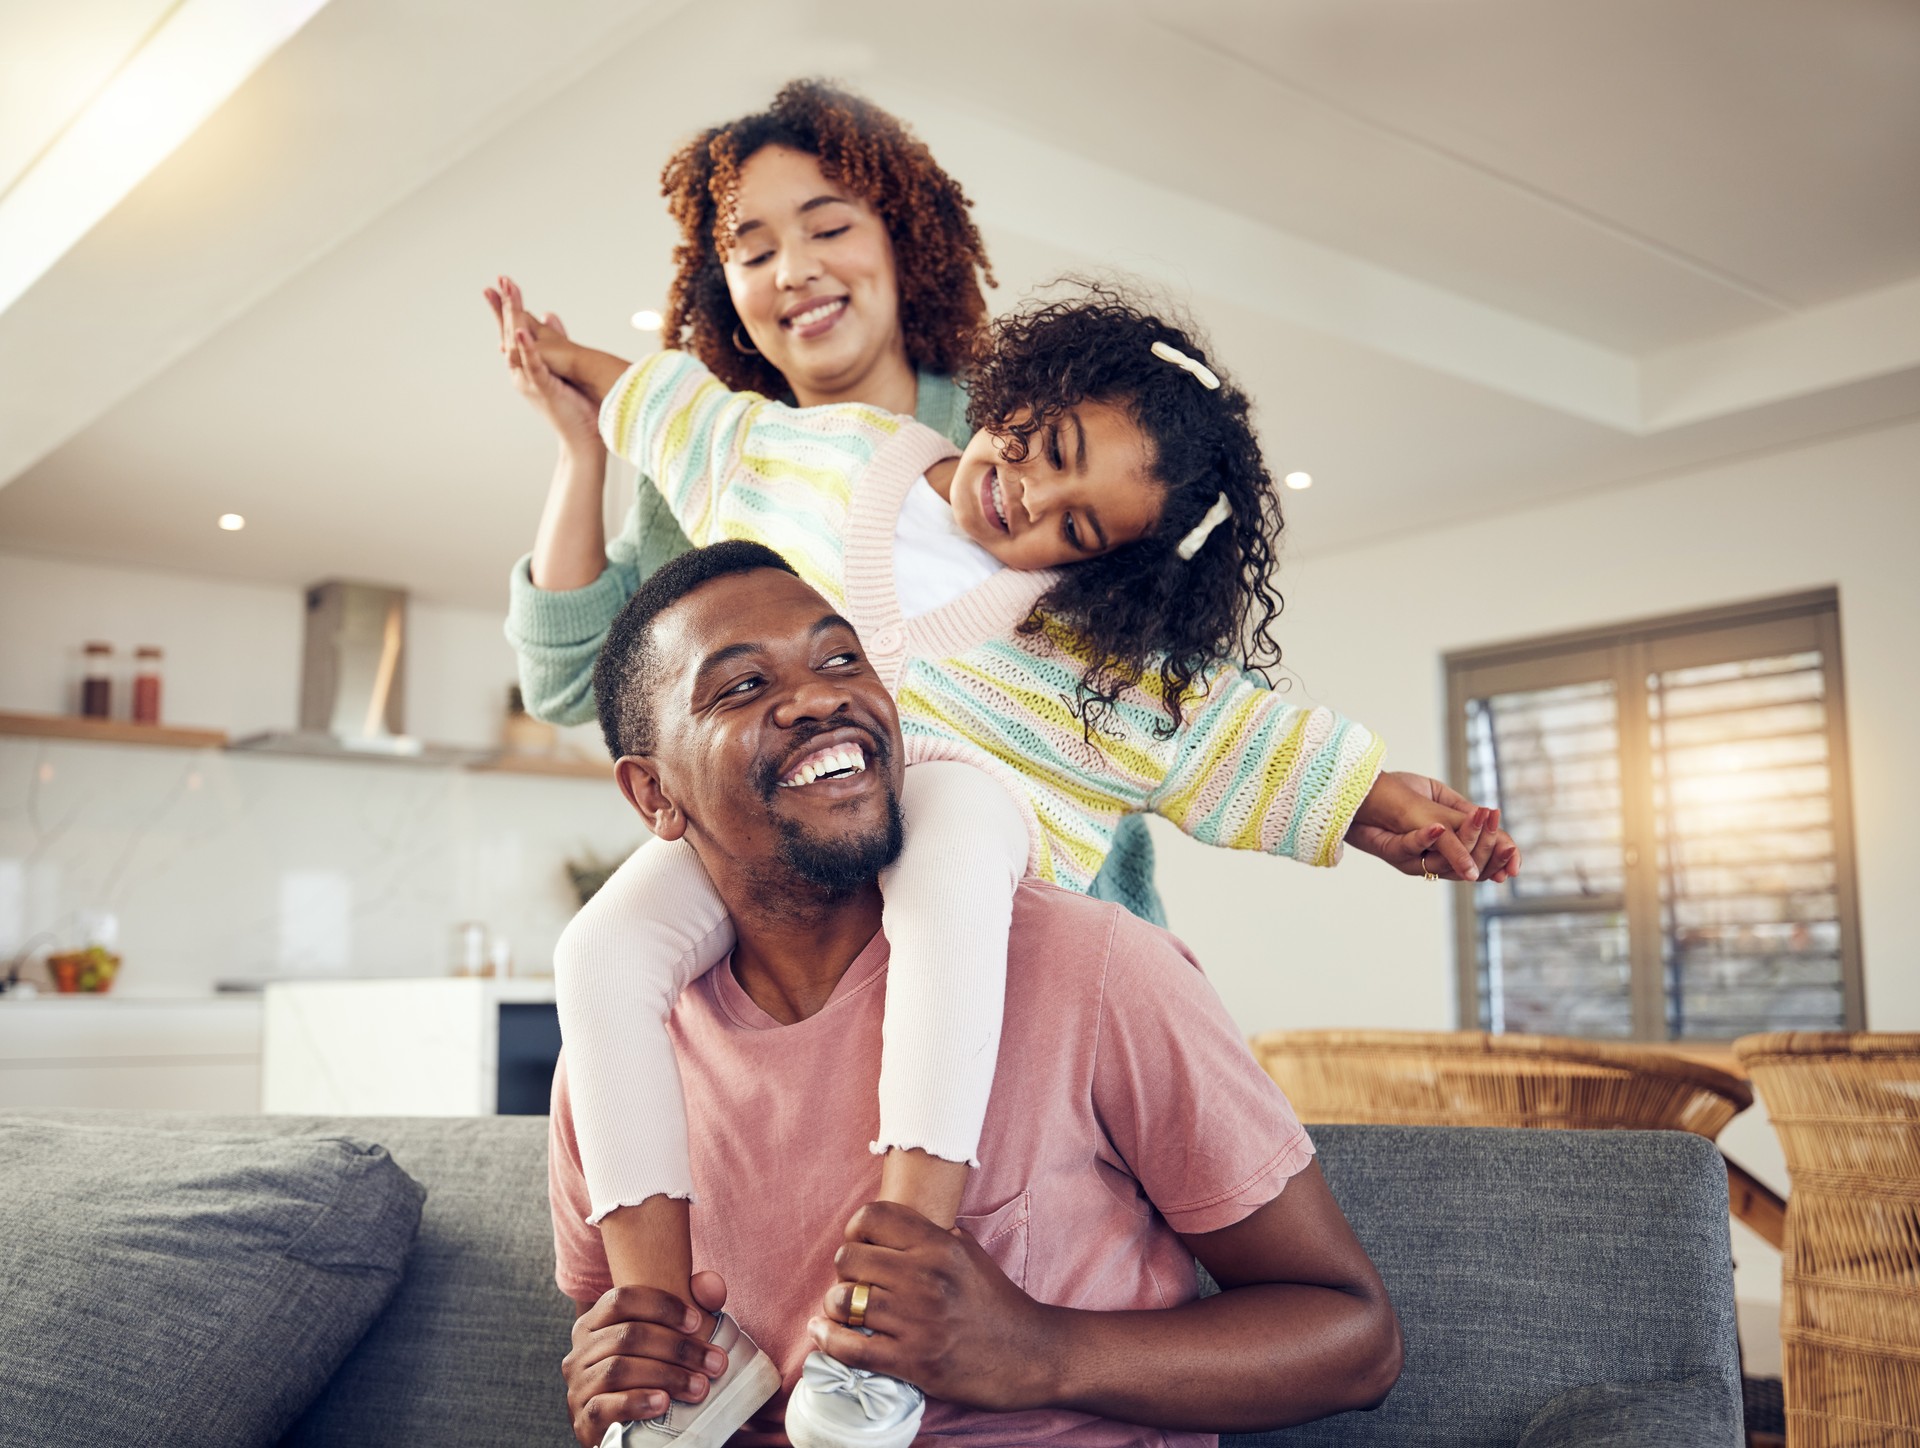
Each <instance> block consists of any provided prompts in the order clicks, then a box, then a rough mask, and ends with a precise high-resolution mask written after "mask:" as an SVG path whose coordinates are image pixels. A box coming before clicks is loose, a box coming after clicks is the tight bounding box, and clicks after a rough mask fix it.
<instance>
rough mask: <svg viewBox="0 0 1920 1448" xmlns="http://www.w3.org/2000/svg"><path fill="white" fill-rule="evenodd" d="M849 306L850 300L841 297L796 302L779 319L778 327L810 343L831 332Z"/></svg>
mask: <svg viewBox="0 0 1920 1448" xmlns="http://www.w3.org/2000/svg"><path fill="white" fill-rule="evenodd" d="M851 305H852V301H851V299H850V298H847V297H843V296H842V297H819V298H815V299H811V300H807V301H801V302H796V303H795V304H794V305H793V306H792V307H791V308H790V309H789V310H788V311H787V314H786V315H785V316H784V317H782V318H781V319H780V325H781V327H783V328H784V329H785V330H787V331H789V332H791V333H792V334H793V335H794V336H796V337H798V338H799V339H800V340H801V341H803V342H810V341H812V340H813V339H814V338H816V337H824V336H826V335H827V333H829V332H831V331H832V330H833V328H834V324H835V323H836V322H838V321H839V320H840V319H841V318H842V317H843V316H845V315H846V313H847V309H848V308H849V307H850V306H851Z"/></svg>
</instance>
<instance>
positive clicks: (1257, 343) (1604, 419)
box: [0, 0, 1920, 607]
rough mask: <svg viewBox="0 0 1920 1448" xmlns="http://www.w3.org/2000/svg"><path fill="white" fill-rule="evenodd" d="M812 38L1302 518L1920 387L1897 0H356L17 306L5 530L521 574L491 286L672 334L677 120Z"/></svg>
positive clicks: (1462, 506)
mask: <svg viewBox="0 0 1920 1448" xmlns="http://www.w3.org/2000/svg"><path fill="white" fill-rule="evenodd" d="M99 3H100V5H102V6H103V7H104V10H105V11H110V12H114V13H115V14H117V15H118V17H119V20H120V23H121V29H122V31H126V32H130V31H131V30H132V29H133V28H134V27H135V26H136V25H137V24H138V23H139V19H140V16H139V7H137V6H133V5H131V4H129V5H126V6H124V7H121V8H120V9H119V10H117V11H116V10H115V7H113V6H110V5H106V4H105V0H99ZM84 9H85V7H76V8H75V10H74V12H73V13H74V14H75V15H81V14H82V12H83V11H84ZM61 13H62V14H64V13H66V12H64V11H63V12H61ZM4 17H5V12H0V27H5V29H0V52H5V53H9V54H17V53H18V51H17V49H15V48H14V46H13V44H12V41H13V35H12V34H10V33H7V32H8V31H9V30H11V29H12V28H13V27H14V25H15V22H14V21H13V20H11V19H7V18H4ZM74 23H75V24H76V25H78V24H82V23H85V22H84V21H83V20H79V19H77V20H76V21H75V22H74ZM25 33H26V34H28V36H29V38H30V39H33V40H34V43H36V44H39V45H43V46H53V45H55V44H56V43H57V41H58V38H59V37H58V31H57V27H56V28H54V29H52V30H49V29H48V27H47V26H45V25H44V24H40V25H39V27H38V29H37V30H28V31H26V32H25ZM100 33H102V34H105V33H107V31H106V29H102V30H101V32H100ZM822 73H824V74H831V75H836V76H839V77H841V78H843V79H846V80H848V81H850V82H852V83H853V84H855V85H857V86H859V87H861V88H862V89H864V90H866V91H867V92H868V93H869V94H871V95H873V96H874V97H875V98H876V99H877V100H879V101H881V102H882V103H883V104H885V105H887V106H889V107H890V108H892V109H894V110H895V111H896V112H898V113H899V114H901V115H902V116H904V117H906V118H907V119H909V120H910V121H911V122H913V123H914V124H915V125H916V127H917V128H918V129H919V130H920V131H921V133H922V135H923V136H925V138H926V139H927V140H928V141H929V143H930V144H931V145H932V147H933V149H934V151H935V153H936V154H937V155H939V156H940V157H941V159H942V161H943V162H944V163H945V164H946V165H947V166H948V167H949V169H951V170H952V171H953V172H954V173H955V174H956V175H958V176H959V177H960V178H961V180H962V181H963V182H964V183H965V184H966V186H967V188H968V190H969V191H970V193H971V194H972V195H973V196H974V198H975V201H976V205H977V210H978V214H979V216H980V219H981V222H982V225H983V230H984V232H985V235H986V237H987V241H988V244H989V247H990V249H991V252H992V254H993V257H994V261H995V265H996V268H997V270H998V271H999V273H1000V276H1001V279H1002V283H1003V285H1002V288H1001V291H1000V293H999V294H998V298H997V300H1000V301H1008V300H1011V299H1013V298H1015V297H1017V296H1019V295H1020V294H1021V293H1022V292H1023V291H1025V290H1027V289H1028V288H1029V287H1031V286H1033V285H1035V284H1036V283H1039V282H1041V281H1043V280H1045V279H1047V278H1050V277H1053V276H1056V275H1058V274H1060V273H1061V272H1064V271H1088V270H1112V269H1120V270H1122V271H1125V272H1127V273H1130V274H1133V275H1136V276H1139V277H1141V278H1143V279H1144V280H1145V281H1147V282H1148V283H1150V284H1151V285H1153V286H1155V287H1157V288H1158V289H1160V290H1161V291H1162V292H1165V293H1170V294H1171V295H1172V296H1173V297H1174V298H1175V299H1176V300H1178V301H1179V302H1180V303H1182V304H1183V305H1185V306H1186V307H1187V308H1188V309H1189V310H1191V311H1192V312H1193V313H1194V314H1195V315H1196V316H1197V317H1198V318H1199V319H1200V321H1201V322H1202V323H1203V325H1204V326H1205V327H1206V328H1207V329H1208V330H1209V331H1210V332H1211V333H1212V335H1213V338H1214V341H1215V343H1216V350H1217V352H1218V354H1219V355H1220V356H1222V357H1224V358H1225V359H1226V362H1227V364H1228V366H1229V367H1230V368H1231V370H1232V371H1233V372H1234V373H1235V374H1236V376H1237V377H1238V378H1239V380H1241V381H1242V382H1243V383H1244V384H1246V385H1247V386H1248V388H1249V390H1250V391H1251V392H1252V393H1253V395H1254V397H1255V399H1256V401H1257V402H1258V404H1259V407H1260V416H1261V421H1262V427H1263V434H1264V436H1265V439H1266V442H1267V446H1268V450H1269V454H1270V461H1271V462H1272V463H1273V465H1274V470H1275V471H1276V472H1283V471H1287V470H1290V469H1294V468H1303V469H1306V470H1308V471H1311V472H1312V473H1313V474H1314V476H1315V479H1316V482H1315V486H1314V488H1313V489H1312V490H1311V491H1310V492H1306V493H1300V494H1290V495H1289V496H1288V498H1287V500H1286V503H1287V508H1288V516H1289V535H1290V538H1291V540H1292V543H1291V546H1293V547H1295V548H1304V549H1307V550H1310V551H1311V550H1330V549H1336V548H1343V547H1351V546H1355V545H1358V544H1361V543H1364V542H1366V541H1367V540H1369V539H1373V538H1378V537H1381V536H1384V535H1386V534H1389V533H1397V532H1404V531H1407V530H1409V529H1418V528H1421V527H1424V526H1429V525H1431V524H1434V523H1436V522H1440V521H1443V520H1444V521H1455V520H1457V519H1458V518H1459V517H1461V516H1463V515H1468V514H1471V513H1472V512H1473V511H1475V510H1495V509H1506V508H1513V507H1524V506H1527V505H1529V504H1533V503H1538V502H1540V501H1543V500H1546V499H1549V498H1552V497H1556V496H1560V495H1563V494H1565V493H1566V492H1569V491H1572V490H1576V489H1580V488H1587V487H1594V486H1603V485H1606V484H1608V483H1614V482H1619V481H1622V480H1625V479H1630V478H1641V477H1646V476H1648V475H1652V474H1657V473H1659V472H1661V471H1663V470H1666V469H1671V468H1676V467H1680V466H1684V465H1688V464H1691V463H1695V462H1699V461H1703V460H1707V459H1711V458H1720V457H1727V456H1731V455H1736V454H1739V453H1742V452H1747V451H1752V450H1756V449H1762V448H1767V447H1772V446H1777V445H1779V444H1781V443H1784V442H1790V441H1793V440H1795V439H1800V438H1807V437H1813V436H1818V435H1823V434H1827V433H1831V432H1835V431H1840V430H1845V429H1850V428H1859V427H1865V426H1873V425H1876V424H1878V423H1881V422H1884V421H1886V420H1888V419H1891V418H1895V417H1902V416H1908V415H1912V414H1914V413H1916V412H1920V183H1917V182H1916V180H1915V178H1916V177H1917V176H1920V11H1916V10H1915V9H1914V8H1912V7H1909V6H1904V5H1895V4H1891V3H1873V0H1831V3H1827V4H1823V5H1820V6H1807V5H1804V4H1798V3H1786V0H1693V3H1688V4H1685V5H1673V4H1671V3H1666V4H1661V3H1655V0H1647V3H1642V0H1622V3H1619V4H1615V5H1609V6H1590V5H1582V4H1578V3H1574V0H1552V3H1538V0H1532V3H1523V0H1486V3H1466V0H1462V3H1451V4H1447V5H1434V4H1431V3H1430V0H1364V3H1360V0H1324V3H1322V0H1312V3H1307V0H1259V3H1254V0H1247V3H1238V0H1234V3H1227V0H1208V3H1191V0H1190V3H1182V4H1174V3H1171V0H1168V3H1164V4H1162V3H1158V0H1154V3H1145V4H1110V5H1103V6H1100V7H1098V8H1092V7H1081V6H1077V5H1069V4H1058V3H1055V4H1039V5H1036V4H1033V3H1027V4H1010V3H1003V0H982V3H978V4H975V5H972V6H970V7H968V9H967V15H966V23H965V24H960V23H957V22H956V20H955V17H954V16H953V15H952V14H950V13H943V14H942V15H941V16H940V17H938V18H937V19H936V18H933V17H931V16H930V14H929V13H928V12H925V11H924V10H922V9H921V8H920V7H911V6H899V5H888V4H879V3H864V0H845V3H825V0H823V3H817V4H813V5H793V4H771V3H760V0H742V3H737V4H730V5H728V6H727V7H725V9H724V10H721V9H719V8H718V7H711V6H701V5H691V4H679V5H671V4H656V5H652V6H647V5H638V6H636V5H632V4H612V3H593V0H557V3H548V4H543V5H541V6H539V7H534V6H530V5H520V4H515V5H507V4H465V5H457V6H456V5H452V4H428V3H422V0H333V3H332V4H330V5H328V6H327V8H326V9H325V10H323V11H322V12H321V13H320V14H319V15H318V16H317V17H316V18H315V19H314V20H313V21H312V22H311V23H310V24H309V25H308V26H307V28H306V29H305V30H303V31H302V32H301V33H300V34H299V35H298V36H296V37H295V38H294V40H293V41H292V42H290V43H289V44H288V45H287V46H286V47H285V48H284V49H283V50H282V51H281V52H280V53H279V54H278V55H276V56H275V57H273V58H272V59H271V60H270V61H269V62H268V63H267V64H266V65H265V66H263V67H262V69H261V70H260V71H259V72H258V73H257V74H256V75H255V76H254V77H253V78H252V80H250V81H249V82H248V83H247V85H246V86H245V87H243V89H242V90H241V91H240V92H239V93H238V94H237V95H236V96H235V97H234V98H233V100H232V101H230V102H229V103H228V104H227V106H225V107H224V108H223V109H222V110H221V111H220V112H219V113H218V114H217V115H216V116H215V117H214V119H213V120H212V121H210V122H209V123H208V124H207V125H206V126H204V127H203V128H202V129H201V131H200V132H199V133H197V134H196V135H195V136H194V137H193V138H192V139H191V140H190V141H189V142H188V143H187V144H186V145H185V146H184V147H182V148H181V150H180V151H179V152H177V153H176V154H175V156H173V157H172V158H171V159H170V160H169V161H168V162H166V163H165V164H163V166H162V167H161V168H160V169H159V170H158V171H156V172H155V173H154V174H153V176H151V177H150V178H149V179H148V181H147V182H146V183H144V184H143V185H142V186H141V187H140V188H139V189H138V190H136V192H135V193H134V194H133V195H132V196H130V197H129V198H128V200H127V201H126V202H125V203H124V204H123V205H122V206H121V207H120V208H119V209H118V210H117V211H116V212H115V213H114V214H113V215H112V216H110V217H109V218H108V219H107V221H106V222H104V223H102V225H101V226H100V227H98V228H96V230H95V231H94V233H92V234H91V235H89V236H88V238H87V239H86V240H85V241H84V242H82V244H81V245H80V246H79V247H77V248H76V249H75V250H74V251H73V252H72V253H70V254H69V255H68V256H67V257H66V258H65V259H64V260H63V261H62V262H61V263H60V264H59V265H58V266H56V267H55V268H54V269H53V271H51V272H50V273H48V275H47V276H46V277H45V278H43V279H42V281H41V282H40V283H39V284H38V285H37V286H36V287H35V288H34V290H33V291H31V292H30V293H29V294H28V295H27V296H26V297H25V298H23V299H22V301H21V302H20V303H18V304H16V306H14V307H13V308H12V309H10V310H9V311H8V312H6V313H5V314H0V478H4V479H5V480H6V486H5V487H4V488H0V548H4V549H9V550H17V551H31V552H40V553H49V554H56V555H62V556H72V557H82V558H91V559H99V560H108V561H124V562H129V563H140V564H144V565H157V566H165V567H173V568H180V569H185V570H190V571H194V572H200V573H211V574H224V575H230V576H236V577H245V578H250V579H255V580H260V581H272V582H281V583H289V584H300V583H306V582H309V581H312V580H313V579H316V578H320V577H325V576H336V575H348V576H356V577H365V578H373V579H380V580H385V581H391V582H397V583H401V584H404V585H406V586H408V587H410V588H412V589H414V590H415V591H416V592H417V593H419V594H421V595H422V596H425V597H431V598H435V599H439V600H443V601H448V602H461V603H469V604H473V605H476V606H482V607H497V606H500V604H501V603H502V600H503V597H504V578H505V573H506V569H507V567H508V565H509V564H510V563H511V561H512V559H513V558H515V557H516V556H518V554H519V553H521V552H523V551H525V549H526V548H527V546H528V545H529V543H530V541H531V538H532V533H533V527H534V522H535V520H536V518H537V517H538V514H539V509H540V503H541V499H542V497H543V495H544V491H545V486H546V478H547V474H548V472H549V471H550V468H551V460H552V445H551V443H550V442H549V441H548V439H547V438H546V436H545V434H544V431H543V429H542V427H541V425H540V424H539V423H538V421H537V420H536V419H535V418H534V417H533V416H532V415H531V414H529V413H527V412H526V411H525V410H524V409H523V407H522V406H521V404H519V403H518V401H517V400H516V399H515V398H514V397H513V396H512V394H511V392H510V391H509V389H508V388H507V386H506V383H505V379H504V377H503V376H502V374H501V369H500V365H499V361H498V358H497V356H496V354H495V352H494V349H493V344H492V339H491V337H490V335H489V329H488V319H487V317H486V314H485V311H484V307H483V305H482V303H481V302H480V300H479V296H478V292H479V288H480V287H481V285H483V284H484V283H485V282H486V281H487V280H488V279H490V278H491V277H492V276H494V275H495V274H496V273H499V272H502V271H509V272H512V273H513V274H514V275H516V276H518V277H519V278H521V280H522V281H523V282H524V283H525V284H526V286H527V287H528V290H529V294H530V296H531V298H532V299H533V301H534V302H535V304H536V305H537V306H539V307H540V308H542V309H546V308H553V309H555V310H558V311H559V312H560V313H561V314H562V315H563V316H564V317H565V318H566V319H567V321H568V322H569V324H570V325H571V326H572V327H573V329H574V330H575V331H576V332H577V333H581V334H584V335H586V336H588V337H589V338H591V339H592V340H595V341H597V342H598V343H600V344H601V345H603V346H607V347H610V348H612V349H614V350H623V349H637V348H639V347H641V346H644V345H648V344H647V342H646V340H645V339H643V338H642V337H641V336H640V335H639V334H637V333H635V332H633V331H632V330H631V329H630V328H629V327H628V326H627V323H626V319H627V317H628V316H629V315H630V314H631V313H632V312H633V311H634V309H635V308H637V307H641V306H648V305H657V304H658V302H659V299H660V296H661V294H662V292H663V290H664V286H665V279H666V275H667V259H668V252H669V249H670V246H671V243H672V234H671V230H670V227H669V225H668V222H667V219H666V217H665V215H664V213H663V211H662V208H661V205H660V201H659V197H658V187H657V180H656V178H657V175H658V170H659V166H660V163H661V161H662V160H663V159H664V157H665V156H666V155H667V153H668V152H669V151H670V150H671V149H672V148H673V146H674V145H675V144H676V143H677V142H678V140H679V139H681V138H682V137H683V136H684V135H685V134H686V133H687V132H688V131H690V130H692V129H694V128H695V127H697V126H700V125H703V124H707V123H710V122H711V121H713V120H716V119H719V118H723V117H725V116H728V115H732V114H737V113H739V112H741V111H744V110H748V109H751V108H753V107H755V106H757V105H758V104H760V103H762V102H764V100H765V99H766V98H767V97H768V96H769V95H770V94H771V92H772V90H773V89H774V88H775V87H776V86H777V85H778V84H779V82H780V81H782V80H784V79H786V78H788V77H790V76H793V75H800V74H822ZM47 104H48V105H49V106H51V105H53V104H54V103H52V102H49V103H47ZM55 109H57V106H56V107H55ZM51 113H52V112H51V111H50V110H48V109H47V107H46V106H43V107H42V109H41V111H40V112H39V113H38V114H39V115H40V116H41V120H40V121H39V122H38V124H41V125H43V126H44V124H45V117H46V116H47V115H48V114H51ZM0 117H4V118H6V119H7V121H8V123H9V127H10V128H11V124H12V117H13V111H12V110H0ZM17 149H19V148H17V147H16V150H17ZM8 154H9V153H8V152H7V150H6V149H5V147H4V146H0V162H4V161H5V159H6V157H7V156H8ZM0 244H4V238H3V237H0ZM226 511H237V512H241V513H244V514H245V515H246V516H247V518H248V527H247V529H246V530H245V531H244V532H243V533H238V534H224V533H221V532H219V531H218V530H217V529H215V528H214V526H213V519H214V518H215V516H216V515H217V514H219V513H221V512H226Z"/></svg>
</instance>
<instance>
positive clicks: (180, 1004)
mask: <svg viewBox="0 0 1920 1448" xmlns="http://www.w3.org/2000/svg"><path fill="white" fill-rule="evenodd" d="M260 1042H261V1005H260V1001H259V1000H258V999H255V998H248V997H244V996H239V997H235V996H214V995H192V996H188V995H147V996H143V995H120V994H117V993H110V994H107V995H38V996H34V997H31V998H27V999H23V998H21V997H20V996H17V995H15V994H13V993H12V992H8V993H7V994H6V995H0V1107H63V1106H110V1107H135V1108H149V1109H153V1110H171V1111H225V1112H236V1111H237V1112H248V1111H258V1110H259V1109H260V1054H261V1053H260Z"/></svg>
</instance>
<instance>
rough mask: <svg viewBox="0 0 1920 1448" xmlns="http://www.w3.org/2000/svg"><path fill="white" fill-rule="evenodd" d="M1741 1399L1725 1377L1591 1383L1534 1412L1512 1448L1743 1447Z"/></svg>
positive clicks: (1569, 1390) (1567, 1392)
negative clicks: (1739, 1401) (1728, 1384)
mask: <svg viewBox="0 0 1920 1448" xmlns="http://www.w3.org/2000/svg"><path fill="white" fill-rule="evenodd" d="M1744 1436H1745V1435H1744V1432H1743V1429H1742V1425H1741V1409H1740V1404H1739V1403H1738V1402H1737V1401H1735V1400H1734V1399H1733V1397H1732V1396H1731V1394H1730V1392H1729V1390H1728V1387H1727V1384H1726V1382H1725V1381H1724V1380H1723V1379H1721V1378H1718V1377H1714V1376H1710V1375H1707V1374H1701V1375H1700V1376H1697V1377H1691V1378H1680V1379H1678V1380H1676V1381H1673V1382H1643V1383H1590V1384H1588V1385H1587V1386H1585V1387H1579V1388H1569V1389H1568V1390H1567V1391H1566V1392H1564V1393H1562V1394H1560V1395H1559V1396H1558V1397H1557V1398H1554V1399H1552V1400H1551V1401H1550V1402H1548V1404H1547V1405H1546V1407H1544V1408H1542V1409H1541V1410H1540V1411H1539V1412H1538V1413H1535V1414H1534V1415H1533V1421H1532V1422H1530V1423H1528V1424H1527V1427H1526V1431H1525V1432H1523V1433H1522V1434H1521V1435H1520V1441H1519V1442H1518V1443H1517V1444H1515V1445H1514V1448H1741V1442H1742V1439H1743V1437H1744Z"/></svg>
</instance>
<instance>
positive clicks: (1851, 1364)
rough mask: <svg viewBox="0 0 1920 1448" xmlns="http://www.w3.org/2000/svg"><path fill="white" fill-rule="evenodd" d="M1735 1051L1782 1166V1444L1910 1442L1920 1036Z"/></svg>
mask: <svg viewBox="0 0 1920 1448" xmlns="http://www.w3.org/2000/svg"><path fill="white" fill-rule="evenodd" d="M1734 1052H1735V1054H1736V1055H1737V1056H1738V1058H1739V1060H1740V1062H1741V1064H1742V1065H1744V1066H1745V1067H1746V1069H1747V1070H1748V1072H1749V1073H1751V1075H1752V1077H1753V1082H1754V1085H1755V1086H1757V1087H1758V1088H1759V1089H1760V1095H1761V1097H1762V1098H1763V1099H1764V1100H1765V1102H1766V1105H1767V1113H1768V1115H1769V1116H1771V1117H1772V1119H1773V1126H1774V1130H1775V1131H1777V1132H1778V1133H1779V1135H1780V1144H1781V1146H1782V1147H1783V1148H1784V1150H1785V1153H1786V1158H1787V1172H1788V1175H1789V1176H1790V1177H1791V1179H1792V1190H1791V1191H1790V1192H1789V1194H1788V1197H1787V1227H1786V1246H1785V1250H1784V1254H1783V1259H1782V1264H1781V1266H1782V1281H1781V1297H1782V1301H1781V1305H1780V1342H1781V1350H1782V1355H1783V1360H1784V1366H1785V1379H1786V1406H1787V1442H1788V1443H1790V1444H1792V1445H1793V1448H1854V1445H1861V1448H1864V1445H1867V1444H1873V1445H1876V1448H1878V1445H1882V1444H1894V1445H1904V1448H1916V1445H1920V1035H1885V1034H1864V1033H1863V1034H1857V1035H1846V1034H1839V1033H1833V1034H1817V1033H1801V1032H1788V1033H1782V1034H1776V1035H1765V1036H1746V1037H1743V1038H1742V1039H1740V1040H1738V1041H1736V1042H1734Z"/></svg>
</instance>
